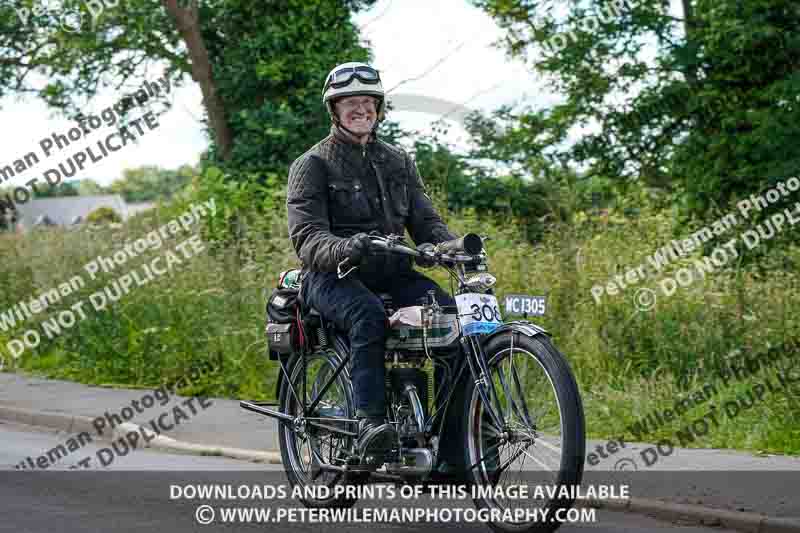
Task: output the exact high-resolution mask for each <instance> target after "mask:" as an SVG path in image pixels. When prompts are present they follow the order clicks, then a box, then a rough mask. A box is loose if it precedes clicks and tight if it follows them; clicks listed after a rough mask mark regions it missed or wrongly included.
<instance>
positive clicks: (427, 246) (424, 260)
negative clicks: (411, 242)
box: [414, 242, 436, 268]
mask: <svg viewBox="0 0 800 533" xmlns="http://www.w3.org/2000/svg"><path fill="white" fill-rule="evenodd" d="M435 248H436V247H435V246H434V245H432V244H431V243H429V242H424V243H422V244H420V245H419V246H417V250H419V251H420V252H432V251H434V249H435ZM414 261H416V263H417V266H421V267H424V268H430V267H432V266H435V265H436V261H434V260H433V259H431V258H429V257H425V256H421V255H418V256H416V257H415V258H414Z"/></svg>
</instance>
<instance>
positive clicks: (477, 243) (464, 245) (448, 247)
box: [337, 233, 483, 278]
mask: <svg viewBox="0 0 800 533" xmlns="http://www.w3.org/2000/svg"><path fill="white" fill-rule="evenodd" d="M370 243H371V245H372V246H373V247H375V248H379V249H382V250H386V251H389V252H393V253H398V254H401V255H409V256H412V257H420V256H423V255H424V256H426V257H428V258H430V259H432V260H433V261H434V262H436V263H438V264H442V263H474V262H475V261H476V260H479V255H480V254H481V252H482V251H483V239H482V238H481V236H480V235H478V234H476V233H467V234H466V235H464V236H463V237H461V238H460V239H454V240H452V241H445V242H442V243H439V244H437V245H436V247H435V248H434V251H428V252H421V251H419V250H416V249H414V248H411V247H410V246H406V245H405V244H403V238H402V236H400V235H389V236H386V237H384V236H382V235H370ZM461 251H463V252H466V254H468V255H464V254H460V253H458V252H461ZM347 263H349V261H348V259H344V260H343V261H342V262H341V263H339V266H338V268H337V272H338V275H339V278H343V277H345V276H347V275H348V274H349V273H350V272H352V271H353V270H355V269H356V268H358V267H356V266H353V267H350V269H349V270H347V272H344V273H343V272H342V268H343V267H344V266H345V265H346V264H347Z"/></svg>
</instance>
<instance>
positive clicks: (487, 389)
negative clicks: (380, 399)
mask: <svg viewBox="0 0 800 533" xmlns="http://www.w3.org/2000/svg"><path fill="white" fill-rule="evenodd" d="M387 241H388V242H389V246H390V247H392V243H393V242H396V241H392V239H387ZM394 248H401V249H405V250H408V251H405V250H400V251H401V252H402V253H407V254H409V255H412V254H411V253H409V252H413V254H414V255H418V252H416V250H412V249H408V248H405V247H404V246H398V245H397V244H394ZM440 257H444V258H445V259H446V258H448V257H452V258H454V259H455V260H456V261H454V262H453V263H452V264H446V263H442V264H441V266H443V267H444V268H445V269H446V270H447V271H448V272H449V273H450V275H451V277H452V278H453V279H455V280H457V281H458V289H457V290H455V291H453V290H452V284H451V292H452V293H453V296H456V295H459V294H463V293H466V292H477V291H476V290H475V288H474V286H473V287H470V280H468V279H467V276H468V274H469V273H468V272H467V266H473V267H475V266H477V265H480V264H483V265H485V260H486V255H485V252H481V254H480V255H478V256H472V257H469V258H468V260H464V257H465V256H446V255H444V256H442V255H440ZM459 258H460V259H459ZM351 270H352V269H351ZM481 292H484V293H486V294H493V290H492V289H491V287H485V288H484V290H483V291H481ZM433 305H434V307H436V306H438V304H436V303H435V302H433ZM320 321H321V323H322V331H323V332H324V334H325V335H326V336H327V339H326V340H327V341H334V340H335V335H336V333H335V331H334V329H333V327H332V325H331V324H327V323H326V322H325V321H324V320H323V319H322V317H320ZM458 324H459V326H458V327H459V342H460V344H461V348H462V350H463V353H464V355H465V357H464V359H465V360H466V366H467V367H468V368H469V371H470V374H471V376H472V379H473V380H474V382H475V384H476V389H477V391H478V394H479V395H480V397H481V401H482V402H483V406H484V409H485V410H486V412H487V413H488V416H489V417H490V418H491V420H492V422H493V423H494V424H495V427H497V428H500V431H501V432H503V431H505V428H506V421H505V418H504V416H503V413H502V409H499V407H500V405H501V404H500V400H499V397H498V395H497V391H496V390H495V387H494V383H493V381H492V380H491V379H487V377H488V376H490V375H491V372H490V370H489V367H488V361H487V359H486V354H485V353H484V351H483V344H484V343H485V342H486V341H487V340H488V339H489V338H491V337H493V336H495V335H497V334H499V333H502V332H504V331H511V332H512V348H511V350H512V353H511V355H512V356H513V335H515V334H517V333H518V332H520V333H523V334H525V335H528V336H534V335H538V334H547V332H546V331H545V330H543V329H542V328H540V327H539V326H536V325H535V324H532V323H529V322H527V321H515V322H507V323H504V324H502V325H501V326H499V327H498V328H497V329H496V330H495V331H494V332H492V333H490V334H487V335H485V337H484V338H483V339H482V338H481V337H480V336H478V335H464V333H463V330H462V329H461V323H460V321H459V322H458ZM304 337H305V338H306V339H308V337H306V336H305V335H304ZM317 341H318V342H317V344H316V345H315V346H310V345H309V343H308V342H306V343H304V344H303V345H302V346H301V347H300V350H299V355H300V357H299V359H298V363H296V364H301V365H302V369H301V372H302V384H301V386H302V393H303V395H302V398H303V400H305V398H306V392H307V388H306V387H307V384H306V372H307V366H306V363H307V357H308V355H310V354H311V353H312V352H311V350H312V349H314V348H316V347H317V346H318V345H319V344H320V341H321V339H318V340H317ZM330 344H333V343H330ZM334 352H335V353H337V356H338V354H339V352H338V351H337V350H336V349H335V348H334ZM425 353H426V354H427V353H428V350H427V346H425ZM350 358H351V354H350V352H349V350H348V351H347V353H346V354H344V357H342V358H341V361H339V363H338V365H337V366H336V369H335V370H334V372H333V374H331V375H330V376H329V377H328V380H327V382H326V383H325V384H324V385H323V387H322V389H320V390H319V392H318V393H317V394H316V395H315V396H314V397H313V398H312V399H311V402H310V403H308V404H306V402H305V401H303V402H300V401H299V396H298V394H297V391H295V388H294V386H293V384H292V382H291V379H290V375H289V372H290V371H291V370H293V368H290V369H287V368H286V365H285V364H284V359H283V358H280V370H281V375H282V376H283V379H284V381H285V383H286V385H287V386H288V387H289V393H290V394H292V396H293V397H294V399H295V401H297V402H298V403H300V404H301V405H302V407H303V412H302V415H301V417H302V418H303V420H305V421H306V423H307V424H308V425H312V426H316V427H319V428H322V429H326V430H328V431H331V432H334V433H338V434H342V435H346V436H350V437H356V436H357V435H358V433H357V431H350V430H345V429H341V428H337V427H333V426H329V425H327V424H322V423H320V422H316V420H327V421H332V422H345V423H347V424H348V425H349V424H350V423H357V422H358V420H357V419H355V418H345V417H309V413H313V411H314V408H316V406H317V405H318V404H319V402H320V401H321V399H322V398H323V397H324V394H325V393H326V392H327V391H328V389H329V388H330V387H331V385H333V383H334V382H335V381H336V379H337V378H338V377H339V375H340V374H341V373H342V372H343V371H344V370H345V369H346V368H347V365H348V363H349V362H350ZM440 362H442V361H440ZM384 364H385V363H384ZM445 365H447V363H445ZM464 366H465V365H464V363H463V362H462V363H461V364H460V365H458V367H457V369H456V370H455V371H457V372H458V375H457V376H456V377H455V379H453V378H452V374H453V373H454V371H453V369H451V368H449V367H447V368H446V372H445V388H444V391H446V392H447V395H446V399H445V401H444V404H442V405H441V406H440V407H439V408H437V409H435V410H433V412H432V413H430V414H429V416H428V417H427V419H424V420H419V415H416V413H419V412H420V409H419V406H420V405H421V402H420V400H419V397H418V395H417V394H416V390H415V388H413V390H412V391H409V397H410V400H411V403H412V406H411V407H412V411H413V412H414V413H415V415H416V417H417V418H418V420H417V422H418V428H422V433H423V434H430V437H428V441H429V439H430V438H431V437H432V436H433V431H432V429H433V427H434V425H435V422H436V421H437V417H439V416H440V414H441V418H440V419H439V431H438V432H437V433H436V435H437V436H438V437H439V442H441V432H442V431H443V429H444V424H443V422H444V414H446V413H447V412H448V409H449V407H450V402H451V400H452V398H453V393H454V392H455V386H456V384H457V383H458V381H459V380H460V379H461V374H462V373H463V371H464ZM434 368H435V363H434ZM498 376H499V378H500V384H501V385H502V387H503V389H504V392H505V394H506V398H509V399H510V400H511V402H510V403H511V406H510V407H511V408H512V409H513V410H514V411H515V412H516V413H517V414H518V416H520V418H521V419H523V420H525V421H526V422H529V423H532V421H531V419H530V414H529V413H528V410H527V407H526V406H525V404H524V403H523V406H522V409H520V408H519V407H518V406H517V405H516V402H514V400H513V395H511V393H510V389H509V385H508V384H507V383H506V380H505V379H504V378H503V374H502V372H498ZM512 377H513V382H514V385H515V386H516V387H517V389H518V390H519V388H520V386H521V385H520V382H519V378H518V376H517V374H516V368H515V367H514V366H513V365H512ZM348 381H349V380H348ZM348 385H350V384H349V383H348ZM444 391H442V392H444ZM401 392H402V391H401ZM438 394H439V393H437V394H436V398H438ZM492 400H493V401H492ZM434 404H435V401H434ZM264 405H265V404H259V403H255V402H246V401H241V402H240V406H241V407H242V408H244V409H247V410H249V411H253V412H256V413H260V414H263V415H267V416H270V417H273V418H276V419H277V420H278V422H279V423H283V424H290V425H292V426H294V425H295V421H296V418H297V417H293V416H291V415H288V414H286V413H282V412H280V411H276V410H273V409H268V408H266V407H264ZM270 405H272V404H270ZM495 406H497V408H496V407H495ZM494 446H497V445H494ZM494 446H493V447H494ZM314 453H315V454H316V451H314ZM478 464H480V461H479V462H478V463H476V464H475V465H470V466H469V467H468V469H469V470H471V469H472V468H474V467H475V466H477V465H478ZM324 466H325V467H326V468H329V469H333V470H339V468H340V467H336V466H334V465H324Z"/></svg>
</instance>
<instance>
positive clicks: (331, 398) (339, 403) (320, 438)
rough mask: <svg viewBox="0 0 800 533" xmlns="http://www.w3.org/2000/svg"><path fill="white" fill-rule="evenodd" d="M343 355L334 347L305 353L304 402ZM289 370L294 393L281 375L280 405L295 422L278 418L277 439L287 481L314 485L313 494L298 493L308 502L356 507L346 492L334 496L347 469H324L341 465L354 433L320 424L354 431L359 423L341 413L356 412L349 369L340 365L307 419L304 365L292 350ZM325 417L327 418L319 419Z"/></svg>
mask: <svg viewBox="0 0 800 533" xmlns="http://www.w3.org/2000/svg"><path fill="white" fill-rule="evenodd" d="M339 361H341V359H340V358H339V356H338V355H337V354H336V352H334V351H332V350H320V351H317V352H314V353H313V354H310V355H308V356H306V372H305V374H306V394H305V396H306V399H305V405H310V404H311V400H312V398H313V397H314V396H316V394H317V392H318V391H319V390H321V389H322V387H323V386H324V384H325V383H326V382H327V381H328V377H329V376H331V375H333V373H334V372H335V370H336V368H337V366H338V364H339ZM288 368H289V369H290V370H289V376H290V377H291V383H292V386H293V387H294V391H295V393H296V394H297V397H295V395H294V394H292V392H291V389H290V387H289V386H288V383H287V381H286V379H282V383H281V387H280V394H279V398H278V401H279V404H280V411H281V412H282V413H286V414H289V415H292V416H294V417H295V419H296V420H297V422H296V423H295V424H291V423H288V424H287V423H279V424H278V442H279V444H280V449H281V460H282V462H283V467H284V470H285V471H286V477H287V478H288V481H289V485H290V486H291V487H292V490H294V487H295V486H297V485H300V486H301V487H308V489H305V488H303V489H300V490H302V491H306V490H308V491H314V492H313V494H309V497H303V498H300V501H301V502H302V503H303V505H305V506H306V507H318V508H321V507H331V508H332V507H352V506H353V504H355V502H356V501H357V500H356V499H353V498H345V497H344V495H343V494H340V495H339V496H338V497H336V496H334V495H333V494H334V491H335V488H334V487H335V485H337V484H338V485H343V484H344V479H343V474H341V473H337V472H331V471H326V470H324V469H322V468H320V465H322V464H330V465H337V466H342V465H343V464H344V463H345V461H346V458H347V452H348V451H349V450H350V449H351V446H352V443H353V437H351V436H347V435H342V434H340V433H336V432H332V431H330V430H328V429H325V428H324V427H320V425H319V424H323V425H326V426H329V427H330V426H333V427H337V428H341V429H345V430H348V431H353V430H354V426H355V424H351V423H345V422H339V421H337V420H336V419H337V418H353V417H354V416H355V404H354V401H353V391H352V386H351V384H350V379H349V375H348V373H347V371H346V370H344V371H342V372H341V373H340V374H339V375H338V376H337V378H336V380H335V381H334V383H333V384H332V385H331V387H330V388H329V389H328V390H327V391H326V393H325V395H324V396H323V398H322V401H321V402H320V404H319V405H318V406H317V408H316V409H315V412H314V413H311V416H309V418H308V419H305V420H304V419H302V418H301V417H300V415H301V414H302V412H303V406H302V405H301V401H302V400H301V399H300V398H302V395H303V392H302V390H303V377H302V376H303V365H302V364H301V362H300V358H299V357H298V356H294V357H293V358H292V360H291V361H290V362H289V365H288ZM320 418H323V419H324V420H320ZM322 485H326V486H328V488H329V494H330V496H329V497H327V498H324V497H316V496H324V495H325V492H324V491H325V489H320V488H319V487H320V486H322Z"/></svg>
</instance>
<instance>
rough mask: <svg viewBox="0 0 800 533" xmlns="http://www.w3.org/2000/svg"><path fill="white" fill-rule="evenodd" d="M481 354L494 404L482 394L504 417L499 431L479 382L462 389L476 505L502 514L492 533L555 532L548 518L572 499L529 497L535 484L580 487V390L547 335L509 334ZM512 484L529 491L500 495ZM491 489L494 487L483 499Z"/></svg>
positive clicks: (494, 340) (554, 523) (582, 442)
mask: <svg viewBox="0 0 800 533" xmlns="http://www.w3.org/2000/svg"><path fill="white" fill-rule="evenodd" d="M484 353H485V356H486V360H487V366H488V368H489V372H490V375H491V381H492V384H493V385H494V390H495V393H496V400H495V399H494V396H492V395H490V394H489V393H488V390H487V388H486V387H484V390H485V391H486V392H487V397H488V398H489V401H490V402H492V407H493V409H494V410H495V412H496V413H502V419H503V421H504V427H497V425H496V423H495V422H494V421H493V420H492V418H491V417H490V416H489V413H488V411H487V409H486V408H485V405H484V402H483V399H482V397H481V394H480V393H479V385H478V384H476V383H475V382H474V381H472V380H471V381H470V383H469V384H468V387H467V390H466V398H467V399H468V402H467V404H466V406H465V419H466V421H467V431H466V434H465V439H466V461H467V465H469V466H470V467H471V468H470V470H469V472H467V475H468V477H469V479H470V482H471V483H472V484H474V485H476V486H477V487H476V489H477V494H478V496H477V497H476V498H475V499H474V502H475V506H476V507H477V508H478V509H482V508H485V509H488V510H490V511H492V510H496V511H492V512H493V513H497V516H503V517H504V520H503V521H490V522H489V526H490V527H491V528H492V529H493V530H495V531H503V532H507V531H514V532H532V531H554V530H555V529H557V528H558V526H559V525H560V523H559V522H557V521H555V520H554V519H553V518H554V517H555V516H556V513H557V511H558V510H559V509H564V510H565V511H561V512H562V513H563V512H566V509H568V508H570V507H571V506H572V503H573V500H572V499H571V498H558V497H555V498H552V499H551V498H548V497H547V496H546V494H547V492H544V494H545V496H544V497H542V498H537V497H534V496H533V495H534V492H535V491H534V489H535V488H536V487H537V486H550V487H561V486H567V487H569V486H571V485H579V484H580V482H581V478H582V476H583V461H584V450H585V446H586V443H585V434H584V418H583V405H582V403H581V399H580V395H579V393H578V385H577V383H576V382H575V378H574V376H573V374H572V371H571V370H570V368H569V365H568V363H567V361H566V359H565V358H564V356H563V355H562V354H561V353H560V352H559V351H558V350H557V349H556V348H555V347H554V346H553V345H552V344H551V342H550V340H549V339H548V338H547V337H544V336H536V337H533V338H531V337H528V336H527V335H524V334H521V333H518V332H513V331H508V332H505V333H502V334H500V335H498V336H496V337H494V338H492V339H490V340H489V341H488V342H487V343H486V345H485V346H484ZM495 401H496V402H497V404H496V405H495V404H494V402H495ZM510 485H517V486H519V485H526V486H528V492H529V494H531V497H530V498H528V499H518V498H517V499H514V498H513V497H512V498H508V499H506V498H504V497H502V496H501V495H500V493H510V492H509V491H503V490H502V487H508V486H510ZM492 487H497V488H494V489H492V494H489V493H488V491H487V489H491V488H492ZM481 488H482V489H483V492H481ZM498 489H500V490H498ZM473 494H475V493H473ZM508 517H514V518H513V519H512V520H510V521H509V520H508ZM545 517H547V519H545Z"/></svg>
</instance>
